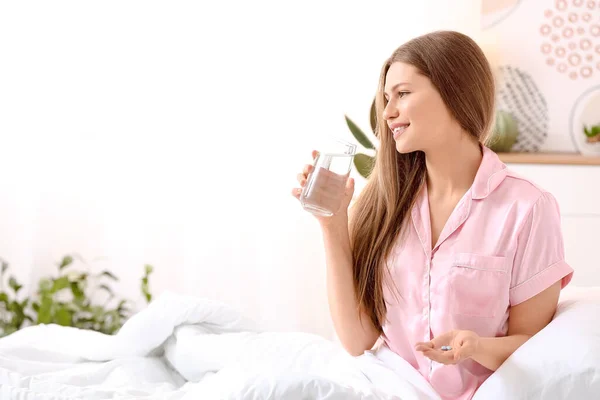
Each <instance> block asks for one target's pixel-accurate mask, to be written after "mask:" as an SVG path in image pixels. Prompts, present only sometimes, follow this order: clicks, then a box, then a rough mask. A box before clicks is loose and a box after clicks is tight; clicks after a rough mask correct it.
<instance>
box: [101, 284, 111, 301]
mask: <svg viewBox="0 0 600 400" xmlns="http://www.w3.org/2000/svg"><path fill="white" fill-rule="evenodd" d="M98 289H102V290H104V291H106V292H107V293H108V294H109V296H110V297H111V298H113V297H115V293H114V292H113V290H112V289H111V288H110V287H108V285H105V284H102V285H100V286H98Z"/></svg>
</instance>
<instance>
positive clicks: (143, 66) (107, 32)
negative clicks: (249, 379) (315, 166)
mask: <svg viewBox="0 0 600 400" xmlns="http://www.w3.org/2000/svg"><path fill="white" fill-rule="evenodd" d="M479 3H480V2H479V1H477V0H471V1H467V0H461V1H453V2H447V1H442V0H439V1H433V0H432V1H420V2H417V1H411V2H409V1H397V0H394V1H378V2H365V1H353V2H339V3H338V2H324V1H316V0H315V1H303V2H282V1H265V0H259V1H252V2H248V1H242V0H238V1H221V2H208V1H207V2H199V1H190V2H181V1H178V2H170V1H164V2H149V1H143V2H142V1H138V2H133V1H128V2H123V1H102V2H93V3H90V2H80V1H52V2H45V1H44V2H42V1H40V2H3V3H1V4H0V257H3V258H5V259H7V260H8V261H10V262H11V264H12V265H13V268H15V269H17V271H16V272H17V274H18V276H19V277H20V278H21V279H22V280H24V281H25V282H26V283H28V284H31V283H33V282H37V279H38V278H39V277H40V276H41V275H42V274H46V273H49V272H51V271H53V268H54V267H53V264H54V263H55V262H56V261H58V259H59V258H60V257H61V256H62V255H63V254H65V253H67V252H78V253H80V254H81V255H82V256H84V257H85V258H87V259H93V258H95V257H105V259H104V261H101V262H99V263H98V264H97V265H96V267H95V268H98V269H99V268H104V267H107V268H110V269H111V270H113V271H114V272H115V273H116V274H117V275H119V276H120V277H121V278H122V281H121V284H120V286H119V288H120V290H121V293H122V294H124V295H126V296H129V297H132V298H138V297H139V296H138V293H139V292H138V279H139V277H140V275H141V272H142V268H143V264H145V263H150V264H153V265H154V266H155V267H156V272H155V274H154V276H153V279H152V289H153V292H154V293H155V294H159V293H161V292H163V291H165V290H175V291H179V292H186V293H193V294H197V295H199V296H207V297H211V298H218V299H221V300H223V301H226V302H228V303H230V304H232V305H233V306H235V307H239V308H240V309H241V310H243V311H244V312H246V313H248V314H249V315H250V316H251V317H254V318H256V319H259V320H261V321H262V322H263V323H264V324H265V327H267V328H268V329H277V330H279V329H282V330H304V331H309V332H315V333H319V334H322V335H324V336H328V337H329V336H330V335H331V333H332V330H331V324H330V322H329V314H328V309H327V301H326V295H325V282H324V276H325V273H324V261H323V254H322V247H321V237H320V232H319V230H318V226H317V224H316V222H315V221H314V220H313V219H312V217H311V216H310V215H308V214H306V213H305V212H303V211H302V210H301V209H300V207H299V206H298V204H297V203H296V202H295V200H294V199H293V198H292V197H291V196H290V194H289V192H290V190H291V188H292V187H293V186H294V185H295V175H296V173H297V172H298V170H299V169H300V168H301V166H302V165H303V164H304V163H305V162H307V161H309V154H310V150H311V149H312V146H313V143H315V142H316V140H317V139H318V137H319V136H320V135H323V134H338V135H340V136H346V137H348V138H349V137H350V136H349V133H348V131H347V128H346V126H345V123H344V119H343V114H344V113H347V114H349V115H350V116H351V117H352V118H353V119H354V120H355V121H356V122H358V123H359V124H360V125H361V126H363V127H364V128H367V129H368V108H369V105H370V101H371V99H372V96H373V94H374V90H375V87H376V83H377V78H378V74H379V68H380V66H381V63H382V62H383V61H384V59H385V58H386V57H387V56H388V55H389V54H390V53H391V52H392V51H393V49H395V48H396V47H397V46H398V45H400V44H401V43H402V42H404V41H405V40H407V39H409V38H411V37H413V36H415V35H418V34H421V33H425V32H427V31H430V30H433V29H457V30H460V31H462V32H465V33H467V34H470V35H472V36H473V37H475V38H476V39H477V38H478V35H479V7H480V5H479ZM29 288H30V286H29Z"/></svg>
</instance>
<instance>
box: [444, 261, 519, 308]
mask: <svg viewBox="0 0 600 400" xmlns="http://www.w3.org/2000/svg"><path fill="white" fill-rule="evenodd" d="M507 261H508V259H507V258H506V257H496V256H485V255H479V254H472V253H458V254H455V255H454V257H453V259H452V264H451V266H450V273H449V282H448V283H449V286H450V291H451V293H450V296H449V297H450V312H451V313H453V314H459V315H467V316H471V317H481V318H494V317H496V316H497V315H498V314H499V313H500V312H503V310H502V304H503V303H504V299H506V298H507V296H508V290H509V286H510V279H509V274H508V272H507V269H508V262H507Z"/></svg>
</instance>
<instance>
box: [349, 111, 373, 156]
mask: <svg viewBox="0 0 600 400" xmlns="http://www.w3.org/2000/svg"><path fill="white" fill-rule="evenodd" d="M344 118H346V124H347V125H348V128H350V132H352V135H353V136H354V138H356V140H357V141H358V143H360V144H361V145H363V146H364V147H365V148H367V149H374V148H375V146H373V143H371V141H370V140H369V139H368V138H367V135H365V134H364V133H363V131H361V130H360V128H359V127H358V126H357V125H356V124H355V123H354V121H352V120H351V119H350V118H348V117H347V116H344Z"/></svg>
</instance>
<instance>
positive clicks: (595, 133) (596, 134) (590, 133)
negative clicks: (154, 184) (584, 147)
mask: <svg viewBox="0 0 600 400" xmlns="http://www.w3.org/2000/svg"><path fill="white" fill-rule="evenodd" d="M583 133H584V134H585V136H586V141H587V142H588V143H598V142H600V125H592V126H590V127H589V128H588V127H587V126H586V125H584V126H583Z"/></svg>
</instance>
